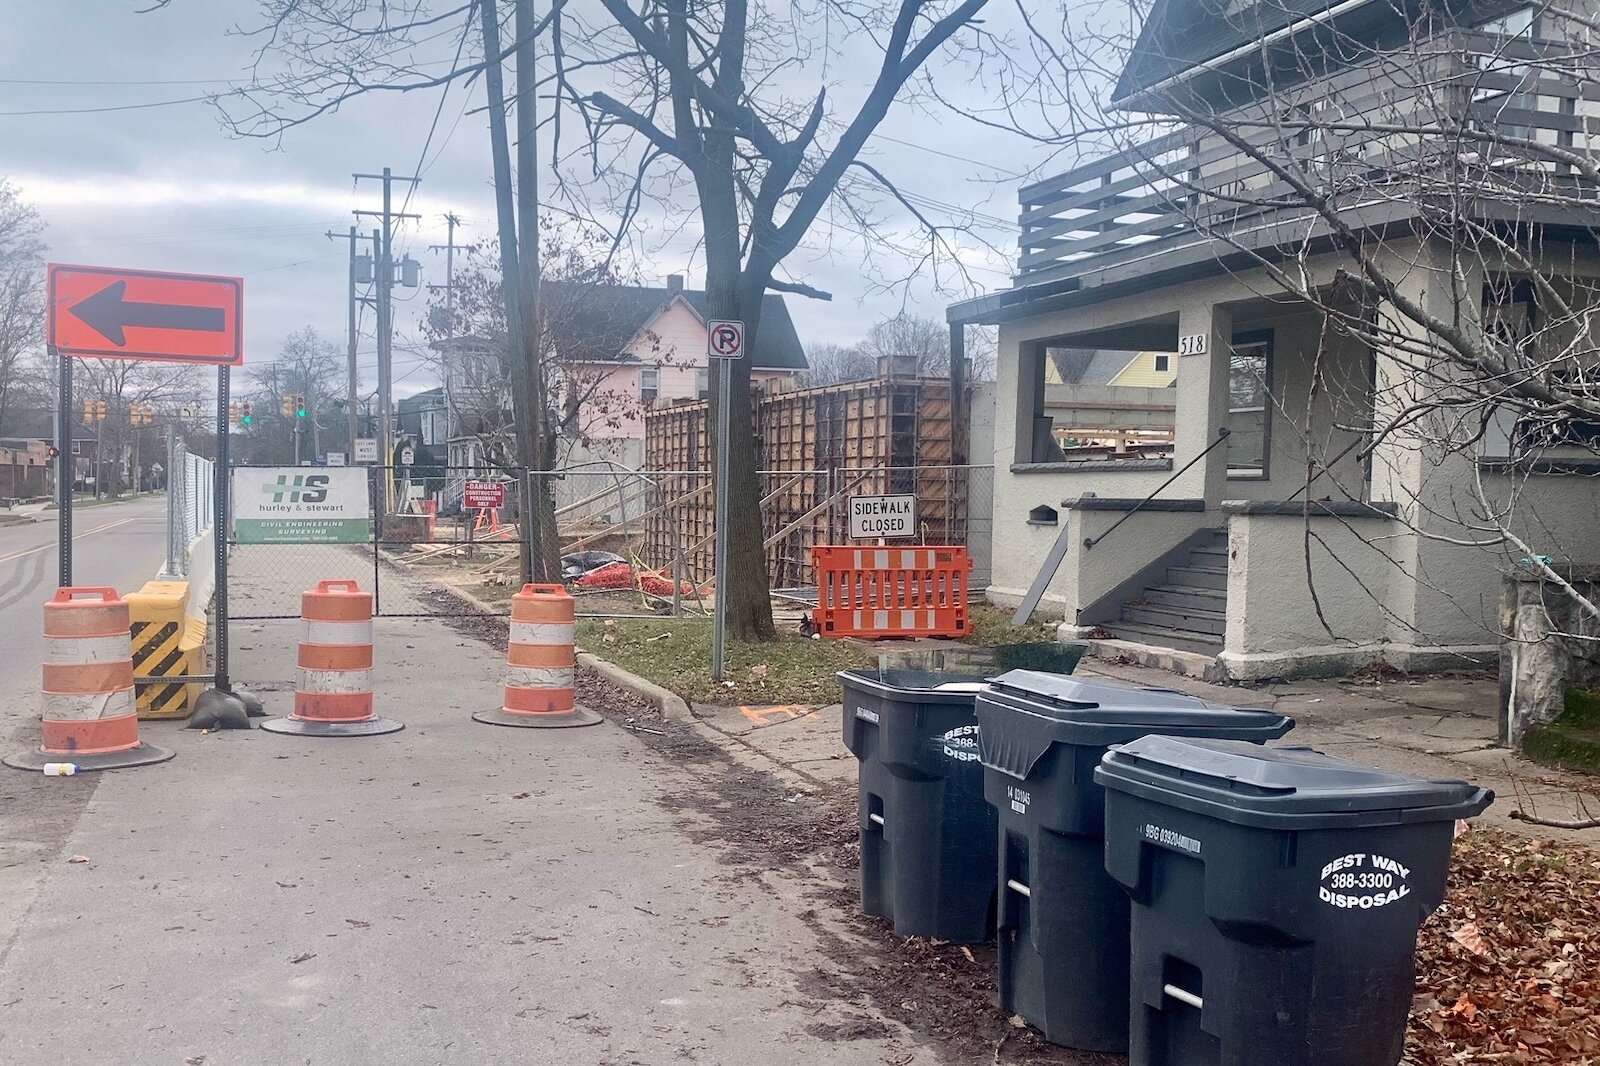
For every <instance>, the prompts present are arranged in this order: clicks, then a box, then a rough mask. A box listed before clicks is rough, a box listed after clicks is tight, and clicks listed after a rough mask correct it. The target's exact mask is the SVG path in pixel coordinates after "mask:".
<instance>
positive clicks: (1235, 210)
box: [1017, 32, 1600, 285]
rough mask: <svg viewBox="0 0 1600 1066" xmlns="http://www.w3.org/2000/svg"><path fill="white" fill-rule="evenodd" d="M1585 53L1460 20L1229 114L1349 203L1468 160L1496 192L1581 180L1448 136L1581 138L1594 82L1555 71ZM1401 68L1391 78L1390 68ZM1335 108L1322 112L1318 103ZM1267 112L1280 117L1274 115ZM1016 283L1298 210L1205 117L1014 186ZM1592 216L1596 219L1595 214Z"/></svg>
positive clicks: (1550, 165)
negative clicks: (1408, 50) (1402, 49)
mask: <svg viewBox="0 0 1600 1066" xmlns="http://www.w3.org/2000/svg"><path fill="white" fill-rule="evenodd" d="M1580 59H1581V57H1580V56H1579V55H1578V53H1577V52H1575V51H1574V50H1573V49H1571V48H1570V47H1569V46H1567V45H1566V44H1564V43H1560V42H1555V41H1543V40H1528V39H1517V38H1506V37H1500V36H1495V35H1490V34H1483V33H1468V32H1457V33H1453V34H1449V35H1446V36H1443V37H1440V38H1438V39H1435V40H1433V41H1429V42H1426V43H1425V44H1424V45H1421V46H1418V52H1417V54H1416V61H1415V62H1412V63H1409V64H1407V65H1406V69H1405V70H1404V71H1403V72H1397V71H1396V69H1395V65H1394V64H1393V62H1392V57H1391V59H1390V61H1389V62H1387V63H1385V64H1383V65H1382V66H1381V67H1380V66H1379V65H1377V64H1373V65H1366V66H1360V67H1354V68H1350V69H1348V70H1345V71H1341V72H1339V73H1337V74H1334V75H1331V76H1329V77H1327V78H1324V79H1322V80H1319V81H1316V82H1314V83H1311V84H1309V85H1306V86H1302V87H1300V88H1299V89H1297V90H1295V91H1294V92H1292V93H1284V94H1281V95H1280V96H1278V97H1276V98H1275V99H1274V101H1273V102H1272V104H1271V105H1270V106H1264V105H1258V106H1256V107H1254V108H1252V109H1246V110H1244V111H1241V112H1237V113H1234V114H1232V115H1229V116H1226V117H1225V119H1224V120H1219V121H1225V122H1226V123H1227V127H1226V128H1229V129H1230V130H1231V131H1232V132H1233V133H1234V135H1235V136H1238V137H1239V138H1240V139H1241V140H1243V141H1245V142H1246V143H1247V144H1249V145H1250V146H1251V147H1252V149H1253V150H1254V151H1255V152H1256V153H1259V154H1260V155H1264V156H1267V157H1268V158H1271V159H1273V160H1275V161H1284V162H1292V163H1294V164H1295V165H1298V166H1300V167H1302V168H1304V169H1305V172H1306V173H1308V174H1309V175H1311V176H1312V179H1313V183H1314V184H1315V185H1317V186H1318V187H1319V188H1331V189H1336V190H1340V195H1341V196H1342V197H1344V198H1345V199H1346V200H1347V201H1349V204H1350V206H1356V205H1357V204H1358V203H1360V202H1361V201H1362V200H1363V198H1365V199H1367V200H1375V199H1391V198H1398V197H1397V195H1396V194H1397V192H1398V191H1399V190H1400V189H1402V188H1405V187H1407V186H1408V185H1415V184H1416V182H1417V180H1418V178H1419V177H1421V176H1425V175H1426V174H1427V173H1428V172H1429V168H1430V167H1433V166H1442V165H1444V164H1445V163H1446V162H1449V163H1450V164H1451V165H1453V166H1457V167H1461V166H1465V167H1467V168H1469V169H1471V168H1477V170H1478V171H1479V172H1480V178H1479V179H1475V184H1476V183H1477V182H1478V180H1480V179H1481V180H1482V181H1484V182H1487V184H1488V185H1489V186H1490V187H1491V188H1492V187H1493V185H1494V184H1496V183H1501V184H1504V186H1505V188H1506V190H1507V192H1508V194H1510V193H1513V192H1515V193H1522V194H1525V193H1527V192H1529V191H1530V189H1532V190H1534V191H1537V190H1539V189H1548V188H1549V187H1550V186H1551V185H1552V184H1557V183H1563V182H1564V191H1570V190H1571V188H1572V185H1573V183H1574V182H1575V181H1576V180H1577V179H1576V176H1575V175H1573V174H1572V168H1571V167H1570V166H1567V165H1565V164H1561V163H1557V162H1554V161H1551V160H1548V159H1545V158H1542V157H1541V156H1540V155H1539V154H1538V153H1537V152H1536V151H1534V150H1531V149H1527V148H1517V147H1514V146H1510V145H1507V144H1505V143H1504V142H1495V143H1493V144H1488V143H1484V142H1481V141H1475V140H1473V139H1471V138H1470V137H1469V138H1463V137H1459V136H1455V135H1453V131H1454V130H1455V129H1469V130H1470V129H1483V130H1489V131H1493V130H1495V129H1499V130H1502V131H1507V132H1508V133H1509V134H1510V136H1512V137H1517V138H1526V139H1530V140H1535V141H1539V142H1541V143H1547V144H1550V145H1553V146H1557V147H1565V148H1572V147H1574V146H1575V145H1576V146H1577V147H1578V148H1579V150H1580V151H1582V150H1584V147H1585V146H1586V143H1587V140H1588V138H1589V137H1590V136H1597V135H1600V92H1597V91H1596V90H1595V88H1594V85H1593V83H1592V79H1583V80H1580V79H1578V78H1568V77H1564V76H1563V67H1564V66H1571V65H1574V64H1576V63H1577V62H1578V61H1579V60H1580ZM1402 77H1403V78H1404V81H1401V80H1400V79H1401V78H1402ZM1328 104H1332V105H1334V106H1336V107H1337V110H1338V113H1339V116H1340V117H1338V118H1337V119H1334V118H1330V117H1329V116H1328V114H1327V113H1326V112H1325V111H1324V110H1323V109H1324V108H1326V107H1327V105H1328ZM1273 109H1279V111H1280V113H1279V114H1273V113H1272V110H1273ZM1018 198H1019V200H1020V206H1021V215H1020V218H1019V222H1020V224H1021V227H1022V236H1021V237H1020V239H1019V242H1018V243H1019V257H1018V264H1017V265H1018V273H1017V284H1018V285H1027V284H1034V283H1038V282H1044V281H1053V280H1058V279H1063V278H1069V277H1073V276H1076V275H1080V274H1084V273H1088V272H1089V271H1092V270H1100V269H1104V268H1106V267H1111V266H1115V265H1118V264H1122V263H1129V262H1134V261H1137V260H1140V259H1145V258H1149V257H1154V256H1157V255H1163V254H1166V253H1168V252H1171V251H1173V250H1174V249H1176V248H1181V247H1184V246H1187V245H1192V244H1195V243H1198V242H1204V241H1208V240H1210V239H1212V237H1214V236H1216V235H1220V234H1224V233H1227V232H1229V231H1237V230H1239V229H1242V228H1248V227H1250V226H1252V225H1261V224H1265V223H1266V222H1268V221H1269V220H1277V221H1283V220H1286V219H1287V218H1292V217H1295V216H1309V214H1310V210H1309V208H1307V207H1306V206H1305V205H1304V204H1303V203H1301V202H1299V200H1298V197H1297V195H1296V193H1295V190H1294V187H1293V186H1292V185H1290V184H1289V183H1288V182H1285V181H1281V180H1279V179H1278V178H1277V176H1276V175H1275V174H1274V173H1273V171H1272V169H1271V167H1269V166H1268V164H1267V162H1266V161H1265V160H1263V159H1261V158H1257V157H1256V155H1254V154H1252V152H1247V151H1243V150H1241V149H1240V148H1238V147H1236V146H1235V145H1233V144H1232V143H1230V142H1228V141H1227V140H1225V139H1224V138H1223V137H1221V136H1219V135H1218V133H1217V132H1216V131H1215V130H1213V129H1211V128H1209V127H1207V126H1205V125H1195V126H1186V127H1183V128H1180V129H1176V130H1174V131H1172V132H1171V133H1168V134H1166V135H1164V136H1161V137H1157V138H1155V139H1152V140H1150V141H1147V142H1144V143H1141V144H1134V145H1129V146H1126V147H1123V148H1122V149H1121V150H1120V151H1115V152H1113V153H1111V154H1108V155H1106V156H1104V157H1102V158H1100V159H1097V160H1094V161H1093V162H1090V163H1087V164H1085V165H1083V166H1079V167H1076V168H1074V169H1072V170H1069V171H1067V172H1065V173H1062V174H1058V175H1056V176H1054V177H1051V178H1047V179H1045V180H1043V181H1039V182H1035V183H1033V184H1031V185H1028V186H1025V187H1023V188H1022V189H1021V190H1019V192H1018ZM1591 221H1592V220H1591Z"/></svg>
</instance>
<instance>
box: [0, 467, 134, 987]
mask: <svg viewBox="0 0 1600 1066" xmlns="http://www.w3.org/2000/svg"><path fill="white" fill-rule="evenodd" d="M33 517H34V521H32V522H22V523H16V524H8V525H5V526H0V747H3V748H4V750H5V751H6V752H7V753H10V752H11V751H13V750H18V749H23V748H27V747H32V746H33V745H36V744H37V743H38V742H39V717H38V716H39V707H38V702H39V664H40V662H41V661H42V656H43V649H44V638H43V636H42V635H41V634H40V632H39V630H40V626H41V623H42V616H41V607H42V606H43V604H44V602H45V601H46V600H48V599H49V598H50V597H51V596H53V595H54V594H55V590H56V564H57V557H56V554H57V553H56V512H55V511H53V510H50V511H40V512H38V513H37V514H35V515H34V516H33ZM73 526H74V534H73V551H72V559H73V578H72V579H73V583H74V584H77V585H110V586H112V587H114V588H116V589H117V591H119V592H124V593H125V592H131V591H134V590H136V589H138V588H139V587H140V586H142V585H143V584H144V583H145V582H146V581H148V580H150V579H151V578H153V577H155V576H156V572H157V571H158V570H160V568H161V565H162V563H163V562H164V561H165V556H166V500H165V498H163V497H154V498H148V499H142V500H132V501H129V502H127V503H109V504H99V505H96V506H91V507H79V508H78V509H77V510H76V511H75V512H74V514H73ZM98 778H99V775H97V774H86V775H83V776H82V777H79V778H75V779H73V780H71V781H70V782H64V781H62V780H61V779H59V778H57V779H54V780H53V781H48V780H44V779H40V778H38V777H37V775H28V774H24V773H22V772H20V771H17V770H12V769H10V768H9V767H0V956H3V955H4V953H5V948H6V945H7V943H8V942H9V939H10V937H11V935H12V933H13V931H14V929H15V922H16V920H17V918H18V917H19V916H20V915H21V914H22V913H24V912H25V911H26V909H27V907H28V904H29V902H30V901H31V900H32V899H33V896H34V893H35V892H36V890H37V876H38V873H39V866H38V863H39V862H40V860H41V859H42V857H43V856H45V855H48V854H51V853H53V851H54V850H55V849H57V848H59V847H60V844H61V841H62V840H63V839H64V838H65V836H66V834H67V833H69V832H70V831H71V829H72V827H73V826H74V825H75V824H76V823H77V820H78V818H79V816H80V815H81V814H82V812H83V810H84V807H85V806H86V804H87V803H88V802H89V799H90V797H91V796H92V795H93V794H94V790H95V788H96V786H97V784H98ZM52 783H53V784H55V785H57V786H59V785H62V784H67V785H68V786H69V787H67V788H60V787H55V788H51V787H49V785H50V784H52Z"/></svg>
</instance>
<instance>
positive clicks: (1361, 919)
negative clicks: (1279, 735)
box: [1095, 737, 1494, 1066]
mask: <svg viewBox="0 0 1600 1066" xmlns="http://www.w3.org/2000/svg"><path fill="white" fill-rule="evenodd" d="M1095 779H1096V780H1098V781H1099V782H1100V783H1101V784H1102V785H1103V786H1104V787H1105V789H1106V849H1105V856H1106V860H1105V861H1106V868H1107V869H1108V870H1109V871H1110V873H1111V875H1112V876H1113V877H1115V878H1116V879H1117V880H1118V881H1119V882H1121V883H1122V885H1124V886H1125V887H1126V888H1127V890H1128V892H1129V894H1130V895H1131V897H1132V900H1133V934H1132V946H1133V967H1132V971H1133V972H1132V1002H1133V1010H1132V1017H1131V1027H1132V1043H1131V1048H1130V1051H1131V1063H1132V1066H1217V1064H1221V1063H1224V1062H1225V1063H1228V1064H1229V1066H1282V1064H1284V1063H1294V1064H1295V1066H1394V1064H1395V1063H1397V1062H1399V1061H1400V1055H1401V1052H1402V1048H1403V1046H1404V1044H1405V1030H1406V1014H1407V1011H1409V1009H1410V1007H1411V996H1412V989H1413V981H1414V978H1415V973H1414V963H1413V953H1414V951H1415V949H1416V941H1417V927H1418V925H1420V924H1421V922H1422V920H1423V919H1424V918H1426V917H1427V916H1428V915H1429V914H1430V913H1432V911H1433V909H1434V908H1435V907H1437V906H1438V905H1439V903H1440V901H1441V900H1443V899H1444V889H1445V877H1446V874H1447V873H1448V871H1449V867H1450V844H1451V841H1452V839H1453V838H1454V833H1455V822H1456V819H1458V818H1467V817H1471V816H1473V815H1477V814H1481V813H1482V812H1483V810H1484V808H1485V807H1487V806H1489V804H1490V802H1491V801H1492V800H1493V799H1494V794H1493V793H1492V792H1489V791H1487V790H1486V789H1481V788H1477V787H1474V786H1473V785H1469V784H1467V783H1466V782H1464V781H1428V780H1423V779H1421V778H1416V777H1408V776H1407V775H1405V774H1398V773H1393V772H1391V771H1388V770H1379V769H1376V768H1374V767H1370V766H1363V765H1361V764H1360V763H1354V762H1350V761H1349V760H1347V759H1339V758H1334V757H1333V756H1329V755H1323V754H1321V753H1320V752H1315V751H1312V750H1311V749H1309V748H1298V747H1281V748H1266V747H1257V746H1254V745H1249V744H1240V743H1237V742H1228V741H1214V740H1178V739H1173V738H1169V737H1146V738H1144V739H1143V740H1138V741H1134V742H1133V743H1130V744H1125V745H1122V746H1120V747H1117V748H1114V749H1112V751H1111V752H1110V753H1109V754H1108V755H1107V756H1106V758H1105V761H1104V763H1103V764H1102V765H1101V767H1100V768H1099V769H1098V770H1097V771H1096V772H1095Z"/></svg>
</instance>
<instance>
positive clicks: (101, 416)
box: [94, 400, 106, 422]
mask: <svg viewBox="0 0 1600 1066" xmlns="http://www.w3.org/2000/svg"><path fill="white" fill-rule="evenodd" d="M94 417H95V420H96V421H97V422H104V421H105V420H106V402H105V401H104V400H96V401H95V402H94Z"/></svg>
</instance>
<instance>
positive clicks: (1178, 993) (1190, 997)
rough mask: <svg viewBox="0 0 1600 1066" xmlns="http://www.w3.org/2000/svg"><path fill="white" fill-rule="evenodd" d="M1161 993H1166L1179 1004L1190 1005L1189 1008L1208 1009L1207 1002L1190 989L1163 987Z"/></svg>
mask: <svg viewBox="0 0 1600 1066" xmlns="http://www.w3.org/2000/svg"><path fill="white" fill-rule="evenodd" d="M1161 991H1163V992H1165V993H1166V994H1167V995H1169V996H1171V997H1172V998H1173V999H1175V1000H1177V1001H1178V1002H1179V1003H1187V1004H1189V1006H1191V1007H1193V1008H1194V1009H1195V1010H1205V1009H1206V1001H1205V1000H1204V999H1202V998H1200V997H1199V996H1197V995H1195V994H1194V993H1193V992H1190V991H1189V990H1188V989H1184V988H1179V987H1178V986H1177V985H1162V986H1161Z"/></svg>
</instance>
